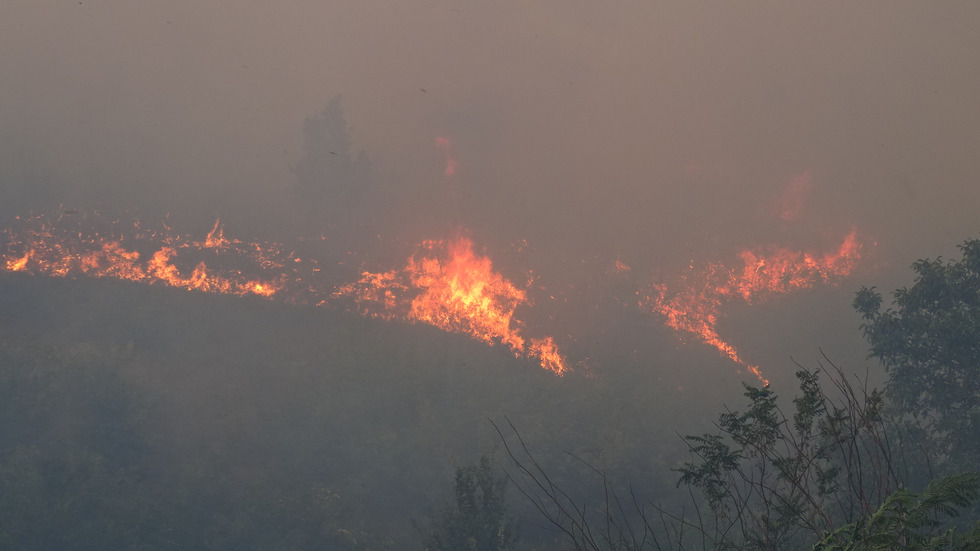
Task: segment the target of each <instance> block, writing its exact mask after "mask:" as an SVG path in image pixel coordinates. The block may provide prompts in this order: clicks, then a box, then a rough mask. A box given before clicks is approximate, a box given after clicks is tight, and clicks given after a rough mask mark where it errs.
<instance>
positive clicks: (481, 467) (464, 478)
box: [422, 455, 517, 551]
mask: <svg viewBox="0 0 980 551" xmlns="http://www.w3.org/2000/svg"><path fill="white" fill-rule="evenodd" d="M506 488H507V479H506V478H501V477H499V476H498V475H497V474H496V473H495V467H494V463H493V459H492V458H491V456H489V455H484V456H483V457H482V458H481V459H480V462H479V463H478V464H474V465H465V466H461V467H457V468H456V476H455V479H454V480H453V501H452V502H451V503H449V504H447V505H446V506H445V507H444V508H443V510H442V511H441V512H440V514H439V515H438V516H437V517H436V518H434V519H432V521H431V523H430V525H429V526H428V527H426V528H423V529H422V540H423V544H424V546H425V549H426V551H506V550H509V549H512V548H513V545H514V543H515V542H516V540H517V534H516V532H515V527H514V522H513V519H512V518H511V517H510V516H509V515H508V514H507V504H506V501H505V499H504V494H505V490H506Z"/></svg>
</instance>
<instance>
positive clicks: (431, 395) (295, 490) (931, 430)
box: [0, 242, 980, 551]
mask: <svg viewBox="0 0 980 551" xmlns="http://www.w3.org/2000/svg"><path fill="white" fill-rule="evenodd" d="M978 251H980V247H978V246H977V243H976V242H969V243H967V244H966V245H965V246H964V249H963V252H964V256H963V260H962V261H957V262H942V261H922V262H920V263H917V264H916V265H915V272H916V275H917V279H916V283H915V285H913V286H912V287H910V288H909V289H903V290H899V291H898V292H897V293H896V295H895V298H896V304H895V307H894V308H893V309H884V310H882V304H883V303H884V302H885V300H884V299H883V298H882V297H880V295H878V294H877V293H876V292H875V291H874V290H870V289H864V290H862V291H861V292H859V293H858V298H857V300H856V301H855V307H856V308H857V309H858V311H859V312H860V313H861V314H862V315H863V316H864V318H865V322H866V325H865V332H866V334H867V336H868V339H869V341H870V343H871V345H872V349H871V352H872V355H873V356H874V357H876V358H878V359H881V360H882V361H883V362H884V364H885V366H886V368H887V374H888V384H887V386H886V387H885V390H884V392H879V391H877V390H875V389H873V388H870V386H865V384H864V383H863V382H862V380H856V379H855V378H854V377H853V375H852V373H851V371H850V370H849V369H847V368H843V367H838V366H837V364H836V363H835V362H832V361H830V360H829V359H825V361H823V362H822V363H821V365H817V366H809V367H806V366H803V367H800V369H799V371H798V373H797V376H798V379H799V385H800V389H799V392H798V393H797V394H796V395H795V398H794V399H793V400H792V401H787V400H783V399H781V398H778V397H777V393H776V392H775V391H774V390H773V389H772V388H769V387H763V388H757V387H752V386H747V387H746V388H745V398H746V399H747V405H746V406H744V407H743V408H740V409H732V410H726V409H725V407H724V406H723V405H722V404H724V403H735V401H736V400H737V398H736V399H733V396H732V395H731V394H729V392H730V390H729V389H731V388H737V387H738V384H737V382H736V380H735V377H734V376H732V377H724V376H719V375H718V373H725V371H724V370H723V369H717V368H716V367H713V366H712V367H711V371H710V373H712V377H711V378H708V377H706V376H705V374H706V373H709V371H699V370H698V368H697V367H692V368H690V369H687V370H684V369H678V370H668V371H665V370H662V369H650V367H649V364H648V363H647V361H646V360H642V361H641V360H636V359H631V354H621V355H620V356H619V357H620V358H622V362H621V365H618V366H616V369H610V370H609V371H606V372H603V373H604V374H603V376H600V377H594V378H593V377H587V376H584V375H582V374H579V375H573V376H569V377H566V378H561V379H559V378H556V377H554V376H552V375H550V374H548V373H546V372H544V371H543V370H541V369H539V368H538V367H537V366H535V365H534V364H533V363H532V362H527V361H523V360H518V359H514V358H513V357H512V356H510V355H509V354H508V352H507V351H506V350H504V349H502V348H499V347H498V348H488V347H486V346H484V345H482V344H480V343H476V342H472V341H470V340H468V339H466V338H464V337H459V336H454V335H449V334H445V333H442V332H440V331H438V330H435V329H432V328H429V327H424V326H416V325H405V324H397V323H396V324H392V323H384V322H378V321H374V320H368V319H362V318H360V317H358V316H355V315H351V314H347V313H345V312H339V311H332V310H328V309H316V308H309V307H297V306H288V305H282V304H276V303H273V302H267V301H263V300H260V299H255V300H252V299H239V298H230V297H221V296H208V295H203V294H198V293H186V292H181V291H175V290H172V289H163V288H153V287H141V286H137V285H129V284H125V283H121V282H117V281H91V280H77V281H76V280H59V279H48V278H35V277H31V276H26V275H23V274H0V548H11V549H69V548H70V549H108V548H112V549H191V548H193V549H311V548H325V549H412V548H419V549H421V548H427V549H430V550H433V551H435V550H437V549H480V550H483V549H487V550H490V549H494V550H497V549H564V548H568V546H569V545H571V546H573V547H574V548H576V549H644V548H646V549H658V548H659V549H702V548H714V549H809V548H810V547H812V546H817V547H816V548H819V549H891V548H909V549H912V548H916V549H918V548H922V549H927V548H929V549H970V548H975V547H970V546H973V545H976V544H977V541H978V535H977V532H976V525H975V523H974V520H973V519H975V518H976V516H977V514H976V512H975V509H973V508H972V507H973V503H974V500H975V498H976V497H977V494H978V492H980V479H978V478H977V477H976V475H974V474H971V473H970V472H969V471H970V470H971V467H973V468H975V465H976V460H977V456H976V447H975V444H976V442H977V441H978V440H980V438H978V432H977V429H976V425H975V423H974V422H973V419H974V418H975V416H976V411H977V408H978V404H980V401H978V400H980V398H978V394H977V390H976V389H975V388H974V387H973V386H970V385H972V384H973V381H974V380H975V378H976V372H977V355H976V343H977V342H980V339H978V338H977V335H978V334H980V332H978V329H977V328H978V327H980V323H978V319H980V318H978V315H980V310H978V309H977V303H978V291H977V289H978V286H977V281H978V278H980V273H978V272H980V270H978V269H977V266H978V264H977V259H978V258H980V254H978ZM644 329H646V330H648V329H649V328H644ZM971 332H972V333H971ZM617 338H618V340H616V339H610V340H609V341H607V343H611V344H612V345H621V344H622V343H623V342H628V341H629V339H628V338H627V336H623V335H619V336H618V337H617ZM632 356H639V357H643V356H644V354H643V353H642V352H641V353H640V354H635V353H634V354H632ZM669 359H670V358H665V357H660V358H658V359H657V360H656V361H658V362H665V361H669ZM688 361H690V359H688ZM711 361H713V362H717V360H714V359H712V360H711ZM705 363H706V364H707V365H711V364H710V363H708V361H707V360H706V361H705ZM854 363H858V362H856V361H854V362H852V364H854ZM695 365H697V362H695ZM684 386H693V387H697V388H698V399H699V402H700V403H703V404H708V407H709V409H708V410H707V411H706V413H705V415H704V416H698V415H691V414H690V411H691V408H690V401H691V394H689V393H685V392H680V391H677V390H676V389H677V388H678V387H684ZM711 404H714V405H713V406H712V405H711ZM711 411H723V412H724V413H722V415H721V416H720V417H718V418H717V419H718V422H717V425H716V431H715V432H709V433H706V434H702V435H698V436H688V437H687V438H685V439H680V438H677V436H676V434H675V432H680V433H681V434H690V433H695V434H696V433H698V432H699V431H703V430H704V427H705V426H707V425H708V423H710V419H711V418H712V417H714V415H713V414H712V413H711ZM488 418H489V419H493V420H495V423H496V425H495V426H494V425H492V424H491V423H488V422H487V419H488ZM495 427H496V428H499V429H500V430H499V432H498V431H497V430H494V429H495ZM500 445H503V446H504V448H503V450H501V451H500V453H497V454H496V462H495V461H493V460H492V459H491V458H490V457H489V456H483V453H484V452H486V450H488V449H491V448H494V447H495V446H500ZM505 452H506V453H505ZM481 456H482V457H483V458H482V459H480V458H481ZM515 461H516V462H515ZM501 467H502V468H501ZM672 469H676V470H672ZM678 479H680V491H677V489H676V488H675V485H676V484H677V482H678ZM508 486H509V487H510V488H509V489H508ZM440 504H441V505H440ZM962 512H965V514H963V515H962V516H960V517H956V515H957V514H960V513H962Z"/></svg>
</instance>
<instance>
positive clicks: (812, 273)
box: [640, 231, 861, 383]
mask: <svg viewBox="0 0 980 551" xmlns="http://www.w3.org/2000/svg"><path fill="white" fill-rule="evenodd" d="M860 253H861V244H860V243H859V242H858V240H857V233H856V232H855V231H852V232H851V233H850V234H848V235H847V237H845V238H844V240H843V242H842V243H841V244H840V246H839V247H838V248H837V249H836V250H834V251H832V252H829V253H825V254H815V253H810V252H803V251H794V250H791V249H787V248H774V249H771V250H769V251H768V252H759V251H752V250H748V249H746V250H743V251H742V252H741V253H740V254H739V259H740V260H741V266H740V267H737V268H728V267H726V266H725V265H723V264H721V263H717V262H716V263H710V264H708V265H707V266H705V267H704V268H702V269H697V268H695V267H694V266H692V267H690V268H689V269H688V271H687V272H686V273H685V274H684V276H683V277H682V278H681V280H682V282H683V284H682V285H681V286H680V289H679V290H677V291H673V292H671V291H669V289H668V287H667V285H665V284H662V283H660V284H656V285H654V286H653V292H652V293H651V294H650V295H649V296H647V297H646V298H644V299H642V300H641V301H640V303H641V306H645V307H648V308H651V309H653V310H654V311H655V312H657V313H659V314H661V315H662V316H664V318H665V320H664V323H666V324H667V326H668V327H670V328H672V329H675V330H677V331H683V332H685V333H689V334H691V335H694V336H695V337H697V338H698V339H699V340H700V341H701V342H703V343H705V344H707V345H710V346H713V347H715V348H717V349H718V351H719V352H720V353H721V354H722V356H725V357H727V358H729V359H731V360H732V361H734V362H735V363H737V364H740V365H742V366H744V367H745V368H746V369H747V370H748V371H749V372H751V373H752V374H753V375H755V376H756V377H757V378H758V379H759V380H760V381H762V382H763V383H768V381H767V380H766V379H765V377H763V375H762V372H761V370H760V369H759V367H758V366H756V365H752V364H750V363H748V362H746V361H745V360H743V359H742V358H741V356H739V354H738V351H737V350H736V349H735V347H734V346H732V345H731V344H729V343H728V342H726V341H725V340H723V339H722V338H721V336H720V335H719V334H718V329H717V326H718V319H719V317H720V316H721V315H722V312H721V310H722V306H723V305H724V304H726V303H728V302H731V301H733V300H736V299H739V300H743V301H745V302H748V303H753V302H758V301H760V300H765V299H766V298H768V297H770V296H773V295H780V294H785V293H789V292H790V291H793V290H795V289H804V288H807V287H812V286H814V285H816V284H819V283H823V284H834V283H836V282H837V281H839V280H840V279H841V278H843V277H844V276H846V275H848V274H849V273H850V272H851V271H852V270H853V269H854V265H855V263H856V262H857V261H858V259H860Z"/></svg>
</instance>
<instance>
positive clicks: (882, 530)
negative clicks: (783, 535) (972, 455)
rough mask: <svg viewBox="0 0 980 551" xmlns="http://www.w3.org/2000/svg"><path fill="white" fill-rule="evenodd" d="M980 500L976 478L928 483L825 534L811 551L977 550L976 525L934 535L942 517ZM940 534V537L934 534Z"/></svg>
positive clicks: (979, 523) (979, 535) (978, 535)
mask: <svg viewBox="0 0 980 551" xmlns="http://www.w3.org/2000/svg"><path fill="white" fill-rule="evenodd" d="M978 496H980V474H977V473H968V474H959V475H952V476H948V477H945V478H939V479H936V480H934V481H932V482H931V483H930V484H929V486H928V487H927V488H926V490H925V491H924V492H922V493H921V494H915V493H913V492H910V491H908V490H906V489H904V488H903V489H900V490H898V491H896V492H895V493H894V494H892V495H890V496H889V497H888V499H886V500H885V502H884V503H883V504H882V505H881V507H879V508H878V510H877V511H875V512H874V513H873V514H872V515H870V516H868V517H867V518H864V519H862V520H861V521H859V522H853V523H851V524H848V525H846V526H842V527H841V528H838V529H837V530H835V531H834V532H833V533H830V534H827V535H826V536H825V537H824V538H823V540H822V541H820V542H818V543H817V544H816V545H814V546H813V551H878V550H880V551H891V550H893V549H907V550H923V551H925V550H929V551H932V550H936V551H939V550H963V551H967V550H972V549H978V548H980V521H976V522H975V523H974V524H973V527H972V529H971V530H970V531H969V532H967V533H966V534H962V533H958V532H957V531H956V529H955V528H947V529H946V530H942V531H938V529H939V528H940V527H941V525H942V523H941V520H940V519H941V518H942V517H956V516H958V515H959V510H960V509H961V508H964V507H969V506H970V505H972V504H973V503H974V502H975V501H976V499H977V497H978ZM937 531H938V533H937Z"/></svg>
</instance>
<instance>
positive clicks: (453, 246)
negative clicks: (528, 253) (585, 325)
mask: <svg viewBox="0 0 980 551" xmlns="http://www.w3.org/2000/svg"><path fill="white" fill-rule="evenodd" d="M337 296H343V297H350V298H353V299H354V301H355V302H356V303H357V306H358V309H359V310H360V311H361V312H363V313H365V314H367V315H371V316H375V317H380V318H384V319H392V318H400V319H405V320H409V321H413V322H421V323H427V324H430V325H434V326H436V327H439V328H440V329H443V330H446V331H452V332H457V333H465V334H467V335H470V336H471V337H473V338H475V339H478V340H481V341H483V342H486V343H487V344H491V345H492V344H494V343H496V342H500V343H503V344H505V345H507V346H508V347H509V348H510V349H511V350H513V351H514V354H515V355H518V356H520V355H525V356H530V357H535V358H538V359H539V360H540V362H541V367H543V368H544V369H547V370H550V371H552V372H554V373H556V374H558V375H563V374H564V373H565V372H566V370H567V368H566V365H565V361H564V359H563V358H562V357H561V355H560V354H559V353H558V349H557V347H556V346H555V343H554V341H553V340H552V339H551V337H546V338H543V339H530V341H527V340H525V338H524V337H523V336H521V332H520V330H519V329H518V328H517V326H519V325H520V324H519V322H517V320H515V319H514V310H515V309H516V308H517V307H518V306H519V305H521V304H524V303H526V302H527V293H526V292H525V291H524V290H522V289H519V288H517V287H516V286H514V284H513V283H511V282H510V281H508V280H507V279H505V278H504V277H503V276H501V275H500V274H499V273H497V272H494V271H493V266H492V263H491V261H490V259H489V258H487V257H485V256H480V255H477V254H475V253H474V252H473V243H472V242H471V241H470V240H469V239H466V238H457V239H456V240H454V241H452V242H449V243H446V242H443V241H427V242H425V243H423V244H422V245H421V246H420V248H419V251H418V252H417V253H416V254H415V255H413V256H412V257H411V258H409V259H408V263H407V265H406V266H405V268H403V269H401V270H397V271H391V272H384V273H371V272H365V273H364V274H363V275H362V277H361V279H360V280H358V281H356V282H354V283H351V284H349V285H346V286H344V287H342V288H341V289H340V290H338V291H337Z"/></svg>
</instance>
